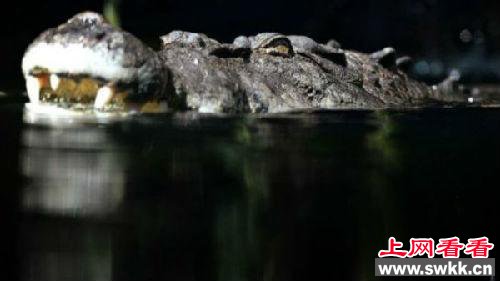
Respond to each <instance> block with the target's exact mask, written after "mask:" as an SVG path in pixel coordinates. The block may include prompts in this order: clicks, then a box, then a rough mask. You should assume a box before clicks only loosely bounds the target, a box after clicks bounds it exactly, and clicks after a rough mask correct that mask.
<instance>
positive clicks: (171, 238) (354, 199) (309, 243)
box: [0, 104, 500, 281]
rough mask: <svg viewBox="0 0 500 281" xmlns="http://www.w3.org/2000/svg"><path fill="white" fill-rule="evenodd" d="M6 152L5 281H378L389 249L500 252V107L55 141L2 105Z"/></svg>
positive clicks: (138, 126) (121, 125)
mask: <svg viewBox="0 0 500 281" xmlns="http://www.w3.org/2000/svg"><path fill="white" fill-rule="evenodd" d="M0 151H1V153H2V161H1V162H0V168H1V170H0V171H1V172H0V175H1V182H0V186H1V188H0V192H1V199H0V200H1V201H0V203H1V209H0V211H1V215H0V216H1V217H2V241H1V244H2V246H1V256H2V260H1V263H2V265H3V266H5V269H4V270H3V272H2V273H1V275H2V276H3V277H6V278H1V279H2V280H287V281H289V280H374V279H377V278H375V277H374V258H375V257H376V255H377V252H378V250H380V249H384V248H386V247H387V245H386V244H387V238H388V237H389V236H396V237H397V238H398V240H400V241H403V242H405V248H406V249H407V248H408V240H409V239H410V238H411V237H432V238H434V239H438V238H445V237H451V236H458V237H460V238H461V239H462V240H466V239H467V238H471V237H480V236H488V237H489V238H490V241H491V242H493V243H496V242H498V240H497V238H498V235H497V234H498V233H497V229H498V226H499V223H498V199H499V196H498V195H497V194H498V192H497V190H498V188H499V186H500V185H499V179H500V110H498V109H442V110H423V111H412V112H378V113H372V112H337V113H322V114H314V115H313V114H298V115H288V116H276V117H272V118H271V117H260V118H257V117H248V116H247V117H244V116H237V117H209V116H199V115H192V114H183V115H162V116H142V117H137V118H134V119H131V120H128V121H124V122H118V123H115V124H105V125H102V124H101V125H96V124H86V125H82V124H80V125H74V126H66V127H65V128H50V127H47V126H44V125H27V124H23V122H22V106H20V105H5V104H4V105H0ZM495 251H497V250H493V252H492V254H493V256H496V254H495ZM380 279H384V278H380ZM434 279H436V280H437V279H439V280H445V279H446V278H434ZM405 280H406V279H405ZM459 280H467V278H459ZM472 280H490V279H489V278H472Z"/></svg>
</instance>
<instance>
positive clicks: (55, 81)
mask: <svg viewBox="0 0 500 281" xmlns="http://www.w3.org/2000/svg"><path fill="white" fill-rule="evenodd" d="M59 82H60V81H59V76H57V74H51V75H50V87H51V88H52V90H54V91H55V90H57V87H59Z"/></svg>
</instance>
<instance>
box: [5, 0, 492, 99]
mask: <svg viewBox="0 0 500 281" xmlns="http://www.w3.org/2000/svg"><path fill="white" fill-rule="evenodd" d="M102 8H103V1H91V0H87V1H66V0H49V1H30V2H28V1H18V2H17V3H15V5H14V6H13V7H9V8H7V7H4V8H3V9H2V10H3V12H4V13H3V15H2V17H0V24H1V26H2V31H3V32H2V35H1V36H0V38H1V39H0V40H1V42H0V43H1V44H0V65H1V66H2V67H1V76H0V90H10V91H14V92H19V91H22V90H20V89H23V88H24V87H23V79H22V75H21V71H20V64H21V59H22V55H23V52H24V50H25V49H26V47H27V46H28V44H29V43H30V42H31V41H32V40H33V39H34V38H35V37H36V36H37V35H38V34H39V33H40V32H42V31H43V30H45V29H46V28H49V27H54V26H57V25H58V24H60V23H62V22H64V21H66V20H67V19H68V18H69V17H71V16H72V15H73V14H75V13H78V12H80V11H83V10H94V11H98V12H101V11H102ZM120 16H121V21H122V27H123V28H124V29H126V30H128V31H130V32H132V33H133V34H135V35H137V36H138V37H140V38H141V39H143V40H145V41H146V42H148V44H150V45H152V46H153V47H157V46H158V43H159V42H158V39H157V38H158V36H159V35H162V34H166V33H168V32H170V31H172V30H175V29H181V30H187V31H193V32H203V33H206V34H208V35H209V36H212V37H214V38H216V39H218V40H219V41H229V42H231V41H232V39H233V38H234V37H236V36H237V35H240V34H246V35H251V34H255V33H258V32H265V31H274V32H281V33H285V34H304V35H308V36H311V37H313V38H314V39H316V40H317V41H320V42H323V41H326V40H328V39H329V38H335V39H337V40H338V41H339V42H341V43H342V45H343V47H345V48H350V49H357V50H361V51H365V52H371V51H375V50H377V49H380V48H383V47H385V46H394V47H395V48H396V49H397V50H398V51H399V53H400V54H408V55H411V56H413V57H414V58H416V62H417V63H416V65H415V67H414V68H413V72H414V74H415V75H417V76H419V77H420V78H423V79H425V80H427V81H429V82H434V81H438V80H439V79H442V78H443V77H445V76H446V74H447V73H448V72H449V70H450V69H451V68H458V69H460V70H461V72H462V74H463V76H464V79H465V81H468V82H476V83H477V82H498V81H500V52H499V50H500V48H499V47H500V1H495V0H483V1H471V0H446V1H444V0H443V1H437V0H386V1H361V0H350V1H349V0H309V1H300V0H279V1H268V0H254V1H227V0H216V1H203V0H194V1H193V0H187V1H179V0H164V1H160V0H145V1H140V0H122V1H121V4H120Z"/></svg>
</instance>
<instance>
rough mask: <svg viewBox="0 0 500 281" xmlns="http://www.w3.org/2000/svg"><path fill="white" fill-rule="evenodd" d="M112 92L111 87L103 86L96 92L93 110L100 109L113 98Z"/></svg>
mask: <svg viewBox="0 0 500 281" xmlns="http://www.w3.org/2000/svg"><path fill="white" fill-rule="evenodd" d="M113 95H114V90H113V89H112V88H111V87H108V86H105V87H102V88H100V89H99V91H97V96H96V98H95V101H94V108H96V109H102V108H104V106H106V104H108V103H109V102H110V101H111V99H112V98H113Z"/></svg>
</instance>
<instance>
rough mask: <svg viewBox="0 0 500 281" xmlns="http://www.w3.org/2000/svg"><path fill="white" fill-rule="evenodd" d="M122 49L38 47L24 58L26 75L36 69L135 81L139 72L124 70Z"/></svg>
mask: <svg viewBox="0 0 500 281" xmlns="http://www.w3.org/2000/svg"><path fill="white" fill-rule="evenodd" d="M124 59H125V56H124V51H123V49H116V50H114V51H113V52H111V51H110V50H109V49H108V47H107V44H105V43H99V44H97V45H95V46H94V47H92V48H88V47H85V46H84V45H83V44H80V43H72V44H67V45H62V44H57V43H35V44H34V45H32V46H31V47H30V48H29V49H28V51H27V52H26V54H25V55H24V57H23V65H22V67H23V73H24V75H25V77H26V76H28V74H29V72H30V71H31V70H33V69H34V68H36V67H38V68H44V69H47V70H48V71H49V72H50V73H67V74H89V75H92V76H95V77H101V78H104V79H107V80H110V81H111V80H129V81H130V80H133V79H134V78H136V76H137V69H136V68H125V67H123V64H124Z"/></svg>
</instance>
